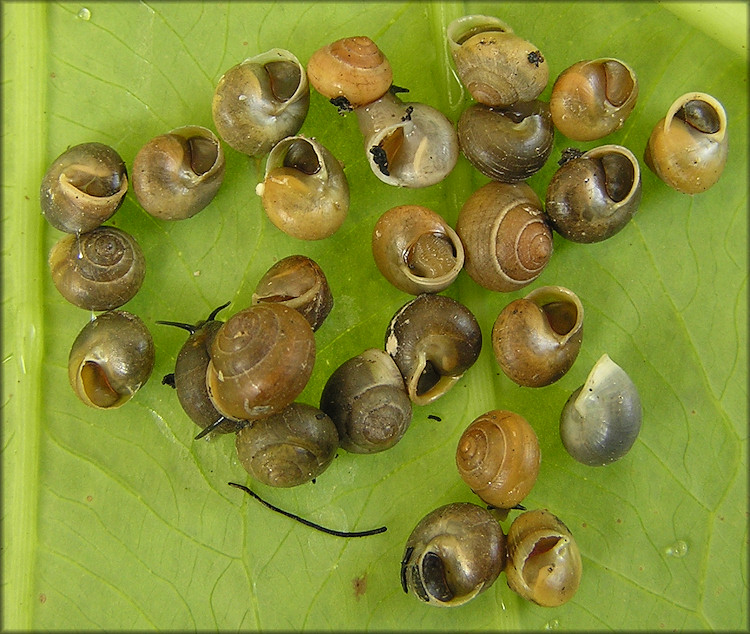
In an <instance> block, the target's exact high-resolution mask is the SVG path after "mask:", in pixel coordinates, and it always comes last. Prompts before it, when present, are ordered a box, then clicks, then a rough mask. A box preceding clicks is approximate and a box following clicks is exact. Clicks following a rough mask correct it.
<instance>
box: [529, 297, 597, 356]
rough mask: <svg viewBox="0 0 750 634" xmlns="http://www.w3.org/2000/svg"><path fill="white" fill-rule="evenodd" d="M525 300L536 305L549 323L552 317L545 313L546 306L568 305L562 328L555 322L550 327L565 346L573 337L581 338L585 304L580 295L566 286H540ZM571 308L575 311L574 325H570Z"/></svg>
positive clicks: (565, 308)
mask: <svg viewBox="0 0 750 634" xmlns="http://www.w3.org/2000/svg"><path fill="white" fill-rule="evenodd" d="M524 299H526V300H529V301H531V302H533V303H535V304H536V305H537V306H538V307H539V309H540V310H542V312H545V316H546V317H547V320H548V321H549V318H550V316H549V314H547V313H546V311H544V307H545V306H548V305H550V304H558V303H561V304H567V306H565V307H564V310H565V315H564V317H565V318H564V319H562V320H561V325H562V327H560V326H557V325H556V324H555V323H553V322H550V325H551V327H552V329H553V330H554V332H555V333H556V334H557V335H558V336H559V341H560V343H561V344H564V343H565V342H567V341H568V340H569V339H571V338H573V337H579V336H580V333H581V329H582V327H583V304H582V303H581V300H580V299H579V298H578V295H576V294H575V293H574V292H573V291H571V290H569V289H567V288H565V287H564V286H539V287H538V288H535V289H534V290H533V291H531V292H530V293H528V294H527V295H526V296H525V297H524ZM570 308H572V309H573V310H575V316H574V321H573V323H570V320H569V316H570V313H569V310H570Z"/></svg>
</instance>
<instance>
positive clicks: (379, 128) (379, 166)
mask: <svg viewBox="0 0 750 634" xmlns="http://www.w3.org/2000/svg"><path fill="white" fill-rule="evenodd" d="M354 112H355V113H356V115H357V121H358V122H359V129H360V132H361V133H362V136H363V137H364V145H365V152H366V154H367V159H368V161H369V163H370V169H372V171H373V173H374V174H375V176H377V177H378V178H379V179H380V180H381V181H383V182H384V183H387V184H388V185H395V186H399V187H411V188H418V187H428V186H429V185H434V184H435V183H439V182H440V181H442V180H443V179H444V178H445V177H446V176H447V175H448V174H449V173H450V172H451V170H452V169H453V167H454V166H455V165H456V161H457V160H458V136H457V135H456V130H455V128H454V127H453V124H452V123H451V122H450V121H449V120H448V119H447V118H446V116H445V115H444V114H443V113H441V112H440V111H438V110H436V109H435V108H433V107H432V106H428V105H426V104H423V103H415V102H410V103H403V102H402V101H401V100H400V99H399V98H398V97H397V96H396V95H394V94H393V93H392V92H390V91H389V92H387V93H385V95H383V96H382V97H381V98H380V99H378V100H377V101H375V102H373V103H371V104H368V105H366V106H363V107H361V108H357V109H356V110H355V111H354Z"/></svg>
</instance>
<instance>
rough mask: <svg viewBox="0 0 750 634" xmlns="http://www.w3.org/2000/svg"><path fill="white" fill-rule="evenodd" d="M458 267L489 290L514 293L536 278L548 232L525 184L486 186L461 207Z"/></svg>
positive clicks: (547, 248)
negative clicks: (460, 264)
mask: <svg viewBox="0 0 750 634" xmlns="http://www.w3.org/2000/svg"><path fill="white" fill-rule="evenodd" d="M456 232H457V233H458V235H459V236H460V237H461V242H462V243H463V245H464V251H465V254H466V260H465V262H464V268H465V269H466V272H467V273H468V274H469V277H471V279H473V280H474V281H475V282H476V283H477V284H479V285H480V286H483V287H484V288H486V289H489V290H491V291H501V292H507V291H514V290H517V289H519V288H523V287H524V286H526V285H527V284H530V283H531V282H533V281H534V280H535V279H536V278H537V277H539V276H540V275H541V273H542V271H543V270H544V267H545V266H547V263H548V262H549V259H550V257H551V256H552V249H553V244H552V230H551V229H550V227H549V226H548V224H547V220H546V216H545V215H544V212H543V211H542V203H541V201H540V200H539V197H538V196H537V195H536V194H535V193H534V190H532V189H531V187H529V186H528V185H526V184H525V183H516V184H509V183H498V182H495V181H492V182H489V183H487V184H486V185H484V186H482V187H480V188H479V189H478V190H477V191H475V192H474V193H473V194H472V195H471V196H469V198H468V199H467V200H466V202H465V203H464V205H463V207H462V208H461V211H460V212H459V214H458V220H457V221H456Z"/></svg>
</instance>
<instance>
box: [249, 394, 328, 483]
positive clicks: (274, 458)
mask: <svg viewBox="0 0 750 634" xmlns="http://www.w3.org/2000/svg"><path fill="white" fill-rule="evenodd" d="M235 445H236V448H237V455H238V457H239V459H240V463H241V464H242V466H243V467H244V468H245V470H246V471H247V472H248V473H249V474H250V475H251V476H252V477H253V478H255V479H256V480H259V481H260V482H262V483H263V484H267V485H268V486H273V487H293V486H297V485H299V484H303V483H305V482H309V481H310V480H312V479H313V478H316V477H317V476H319V475H320V474H321V473H323V471H325V470H326V469H327V468H328V466H329V465H330V464H331V461H332V460H333V458H334V456H335V455H336V450H337V449H338V446H339V438H338V434H337V432H336V426H335V425H334V424H333V422H332V421H331V419H330V418H328V416H327V415H326V414H325V413H323V412H321V411H320V410H319V409H317V408H316V407H311V406H310V405H304V404H302V403H292V404H290V405H289V406H287V407H285V408H284V409H282V410H281V411H280V412H278V413H276V414H274V415H272V416H269V417H267V418H264V419H263V420H256V421H252V422H251V423H250V424H248V425H247V426H245V427H243V428H242V429H241V430H240V431H239V432H238V433H237V438H236V440H235Z"/></svg>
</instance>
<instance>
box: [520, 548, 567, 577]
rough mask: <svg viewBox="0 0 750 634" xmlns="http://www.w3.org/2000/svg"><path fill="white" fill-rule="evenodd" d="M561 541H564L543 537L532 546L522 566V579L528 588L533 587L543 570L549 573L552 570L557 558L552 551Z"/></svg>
mask: <svg viewBox="0 0 750 634" xmlns="http://www.w3.org/2000/svg"><path fill="white" fill-rule="evenodd" d="M563 540H565V538H564V537H560V536H557V535H553V536H549V537H543V538H541V539H540V540H539V541H537V542H536V543H535V544H534V548H533V549H532V550H531V552H530V553H529V555H528V557H526V561H524V564H523V578H524V580H525V581H526V583H527V584H528V585H529V586H530V587H532V586H534V584H535V583H536V582H537V580H538V579H539V577H540V576H542V575H541V573H542V570H543V569H544V568H548V572H549V573H551V572H552V571H553V570H554V567H555V563H556V560H557V559H558V557H557V555H556V554H555V553H554V552H553V551H555V550H556V549H557V546H558V544H559V543H560V542H561V541H563ZM566 541H567V540H566Z"/></svg>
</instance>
